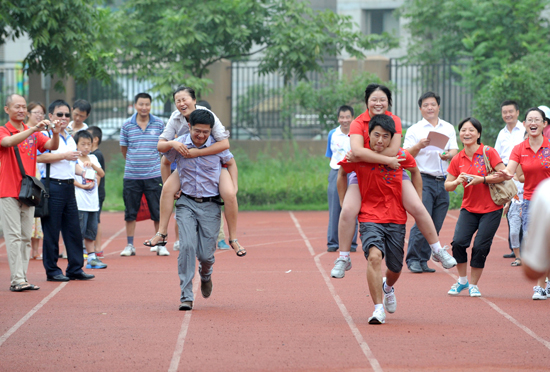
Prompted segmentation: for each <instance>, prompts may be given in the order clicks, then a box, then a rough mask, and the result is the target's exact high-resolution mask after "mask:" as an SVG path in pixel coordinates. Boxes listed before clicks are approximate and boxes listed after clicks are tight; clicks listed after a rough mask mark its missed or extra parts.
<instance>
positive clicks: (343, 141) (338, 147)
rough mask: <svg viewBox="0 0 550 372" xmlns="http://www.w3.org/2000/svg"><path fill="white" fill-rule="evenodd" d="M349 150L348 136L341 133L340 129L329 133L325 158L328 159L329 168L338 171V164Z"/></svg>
mask: <svg viewBox="0 0 550 372" xmlns="http://www.w3.org/2000/svg"><path fill="white" fill-rule="evenodd" d="M350 150H351V145H350V139H349V136H348V135H347V134H344V133H342V129H341V127H338V128H335V129H333V130H331V131H330V132H329V134H328V143H327V152H326V154H325V156H326V157H327V158H330V167H331V168H332V169H340V166H339V165H338V163H339V162H340V161H342V160H344V159H345V157H346V154H347V153H348V151H350Z"/></svg>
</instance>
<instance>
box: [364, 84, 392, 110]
mask: <svg viewBox="0 0 550 372" xmlns="http://www.w3.org/2000/svg"><path fill="white" fill-rule="evenodd" d="M377 90H381V91H382V92H384V93H385V94H386V97H388V106H391V105H392V100H391V90H390V88H388V87H387V86H385V85H382V84H375V83H372V84H369V85H367V88H366V89H365V103H366V104H367V107H368V104H369V97H370V96H371V94H373V93H374V92H376V91H377Z"/></svg>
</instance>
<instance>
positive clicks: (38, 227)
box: [27, 101, 46, 260]
mask: <svg viewBox="0 0 550 372" xmlns="http://www.w3.org/2000/svg"><path fill="white" fill-rule="evenodd" d="M45 115H46V106H44V105H43V104H42V103H41V102H35V101H33V102H31V103H29V104H28V105H27V126H28V127H29V128H30V127H35V126H37V125H38V123H40V122H41V121H42V120H44V116H45ZM36 178H38V179H40V178H42V177H41V175H40V167H37V168H36ZM42 239H44V233H43V232H42V223H41V222H40V218H35V219H34V222H33V225H32V236H31V249H32V250H31V260H41V259H42V254H40V253H39V247H40V241H41V240H42Z"/></svg>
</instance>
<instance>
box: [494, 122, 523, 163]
mask: <svg viewBox="0 0 550 372" xmlns="http://www.w3.org/2000/svg"><path fill="white" fill-rule="evenodd" d="M524 136H525V127H524V126H523V123H522V122H521V121H519V120H518V122H517V123H516V126H515V127H514V129H512V131H511V132H510V131H509V130H508V125H505V126H504V128H502V129H501V130H500V132H499V133H498V137H497V141H496V142H495V150H497V152H498V154H499V155H500V158H501V159H502V162H503V163H504V164H508V161H509V160H510V154H511V153H512V149H513V148H514V147H515V146H516V145H519V144H520V143H522V142H523V137H524Z"/></svg>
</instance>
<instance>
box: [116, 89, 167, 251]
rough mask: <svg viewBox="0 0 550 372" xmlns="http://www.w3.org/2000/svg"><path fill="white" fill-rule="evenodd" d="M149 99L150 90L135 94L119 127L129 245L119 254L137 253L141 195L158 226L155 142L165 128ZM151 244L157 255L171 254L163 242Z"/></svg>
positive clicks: (157, 162)
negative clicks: (131, 109)
mask: <svg viewBox="0 0 550 372" xmlns="http://www.w3.org/2000/svg"><path fill="white" fill-rule="evenodd" d="M151 102H152V98H151V96H150V95H149V94H147V93H139V94H137V95H136V97H135V99H134V108H135V111H136V113H135V114H134V115H132V117H130V118H129V119H128V120H127V121H126V122H125V123H124V124H123V125H122V128H121V129H120V151H121V152H122V155H123V156H124V159H126V166H125V167H124V180H123V191H122V194H123V198H124V206H125V210H124V220H125V221H126V237H127V240H128V245H127V246H126V248H124V250H123V251H122V252H121V253H120V255H121V256H135V254H136V249H135V247H134V232H135V229H136V218H137V213H138V210H139V206H140V203H141V198H142V195H145V198H146V199H147V204H148V206H149V212H150V214H151V219H152V220H153V222H154V227H155V232H157V231H158V228H159V218H160V194H161V191H162V178H161V176H160V156H159V153H158V151H157V143H158V140H159V136H160V135H161V134H162V132H163V130H164V123H163V121H162V120H161V119H160V118H158V117H156V116H154V115H151V114H150V112H151ZM154 248H156V249H155V250H156V252H157V255H161V256H169V255H170V253H169V252H168V250H166V247H164V246H157V247H154Z"/></svg>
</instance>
